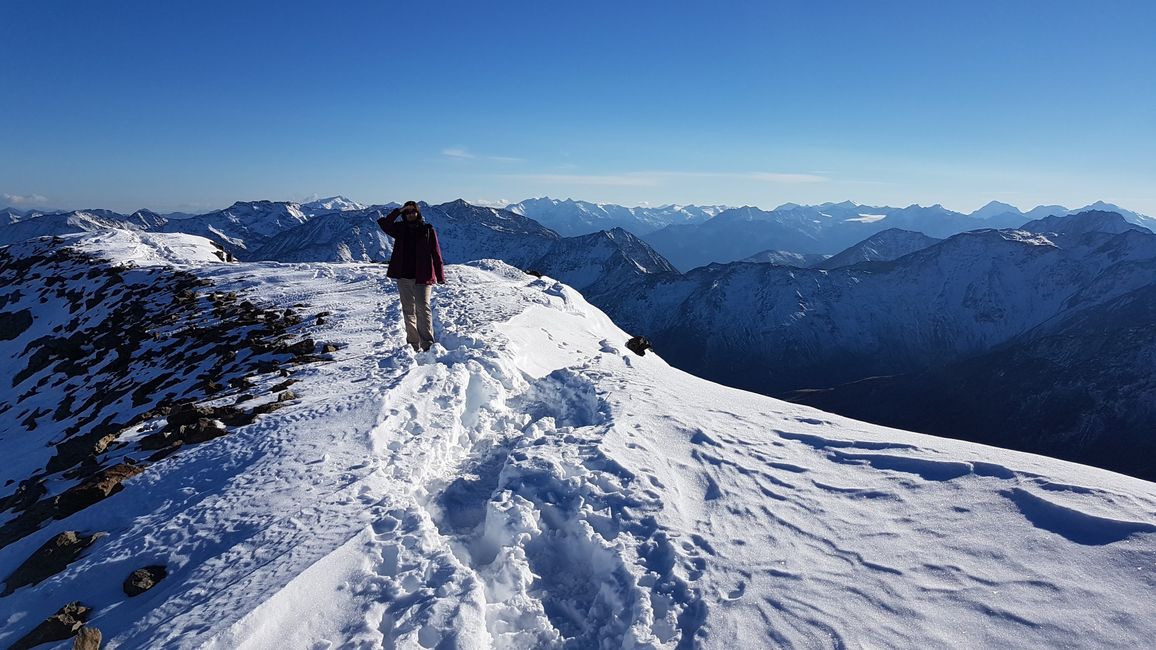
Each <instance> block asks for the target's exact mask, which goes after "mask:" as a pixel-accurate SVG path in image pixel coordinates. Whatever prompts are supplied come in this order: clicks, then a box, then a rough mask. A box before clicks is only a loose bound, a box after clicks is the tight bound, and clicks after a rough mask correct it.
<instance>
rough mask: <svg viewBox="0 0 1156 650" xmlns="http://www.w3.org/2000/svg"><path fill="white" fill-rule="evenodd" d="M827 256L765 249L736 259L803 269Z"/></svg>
mask: <svg viewBox="0 0 1156 650" xmlns="http://www.w3.org/2000/svg"><path fill="white" fill-rule="evenodd" d="M828 257H829V256H828V255H817V254H810V255H808V254H804V253H792V252H791V251H772V250H766V251H762V252H760V253H755V254H754V255H751V256H750V257H747V258H744V259H741V260H738V261H740V262H754V263H755V264H778V265H779V266H794V267H798V268H801V269H805V268H807V267H810V266H813V265H815V264H818V263H820V262H822V261H823V260H825V259H828Z"/></svg>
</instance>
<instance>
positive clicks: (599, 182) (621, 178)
mask: <svg viewBox="0 0 1156 650" xmlns="http://www.w3.org/2000/svg"><path fill="white" fill-rule="evenodd" d="M504 176H505V177H506V178H511V179H515V180H522V181H531V182H534V181H537V182H544V183H559V184H567V185H591V186H606V187H658V186H661V185H667V184H669V183H670V182H673V181H676V180H680V179H689V178H704V179H710V178H717V179H732V180H746V181H754V182H759V183H775V184H784V185H792V184H799V183H825V182H827V181H830V180H831V179H830V178H828V177H826V176H821V175H818V174H800V173H781V172H683V171H645V172H626V173H623V174H506V175H504Z"/></svg>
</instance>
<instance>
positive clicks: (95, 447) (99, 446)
mask: <svg viewBox="0 0 1156 650" xmlns="http://www.w3.org/2000/svg"><path fill="white" fill-rule="evenodd" d="M109 429H111V431H109ZM118 437H120V427H119V426H113V427H98V428H97V429H96V430H95V431H93V432H91V433H88V434H85V435H77V436H73V437H71V438H69V439H67V440H65V441H64V442H62V443H60V444H59V445H56V455H55V456H53V457H52V459H51V460H49V461H48V466H47V469H48V472H49V473H52V472H59V471H61V470H64V469H68V468H69V467H72V466H73V465H76V464H78V463H80V462H82V461H84V460H86V459H89V458H95V457H96V456H98V455H100V454H103V453H104V452H105V451H106V450H107V449H108V446H109V444H111V443H113V442H115V441H116V439H117V438H118Z"/></svg>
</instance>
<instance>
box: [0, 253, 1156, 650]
mask: <svg viewBox="0 0 1156 650" xmlns="http://www.w3.org/2000/svg"><path fill="white" fill-rule="evenodd" d="M114 252H115V251H114ZM110 254H111V253H110ZM122 254H123V253H122ZM134 254H139V253H134ZM197 272H198V273H199V274H201V275H203V276H205V277H208V278H210V279H212V280H213V281H214V282H215V283H216V284H217V288H218V289H221V290H226V291H240V292H253V294H255V295H258V296H260V297H261V298H262V299H264V300H268V301H272V302H273V303H275V304H278V305H282V306H289V305H294V304H302V303H303V304H307V305H308V306H309V307H310V308H311V309H315V310H327V311H332V312H333V316H332V317H331V319H330V321H329V323H327V324H326V325H325V326H322V327H320V328H318V330H317V331H316V332H315V335H316V337H317V338H319V339H323V340H328V341H335V342H338V343H340V344H341V346H342V347H341V349H340V350H339V351H338V352H337V353H335V354H334V355H333V359H332V360H330V361H326V362H321V363H317V364H314V365H311V366H308V367H306V368H304V369H303V370H300V371H298V372H297V373H296V374H295V375H294V376H295V377H296V378H298V379H301V383H300V384H298V385H297V386H295V387H294V391H295V392H296V393H297V394H298V396H299V400H298V401H297V402H296V403H294V404H293V405H292V406H290V407H288V408H286V409H284V410H282V411H279V412H276V413H273V414H270V415H268V416H264V417H263V418H262V419H259V420H258V421H257V422H255V423H254V424H252V425H249V426H247V427H243V428H241V429H240V430H239V431H238V432H237V433H234V434H231V435H229V436H226V437H223V438H219V439H217V440H214V441H212V442H211V443H206V444H203V445H199V446H196V447H195V448H192V449H188V450H185V451H184V452H182V453H181V454H180V455H177V456H174V457H173V458H171V459H169V460H166V461H164V462H161V463H158V464H156V465H155V466H153V468H152V469H150V471H149V472H146V473H145V474H142V475H141V476H139V477H136V478H134V479H133V480H131V481H129V482H128V483H127V484H126V486H127V487H126V490H125V491H124V492H123V493H121V494H119V495H117V496H115V497H113V498H110V499H108V500H106V501H104V502H101V503H99V504H97V505H96V506H93V507H92V508H89V509H87V510H85V511H83V512H81V513H78V514H76V515H73V516H72V517H70V518H69V519H66V520H64V521H61V522H53V523H52V524H50V525H49V526H47V527H46V528H44V529H43V530H41V531H39V532H38V533H37V534H35V535H32V536H30V537H29V538H27V539H24V540H22V541H20V542H18V543H15V544H12V545H11V546H9V547H8V548H5V549H3V550H0V568H3V569H4V570H5V571H9V570H11V567H12V566H14V565H15V564H17V563H19V562H20V561H21V560H22V559H23V558H24V557H26V556H27V555H28V553H30V552H31V551H32V550H34V549H35V548H36V547H37V546H39V545H40V544H42V543H43V542H44V540H45V539H47V538H49V537H50V536H51V535H54V534H56V533H57V532H60V531H61V530H66V529H77V528H85V527H89V528H98V527H99V528H100V529H101V530H107V531H110V535H109V536H108V537H107V538H105V540H102V542H101V543H99V544H98V545H96V546H94V547H93V550H92V551H91V552H90V553H89V554H88V555H86V556H85V557H84V558H82V560H80V561H78V562H77V563H75V564H73V565H72V566H71V567H69V569H68V570H67V571H65V572H64V573H61V574H59V575H57V576H55V577H53V578H51V579H49V580H47V581H45V582H43V583H41V584H39V585H36V586H35V587H29V588H24V589H22V590H19V591H17V592H16V593H15V594H14V595H12V596H10V597H7V598H4V599H0V622H2V623H3V627H4V631H0V643H5V642H10V641H11V640H13V639H15V638H17V637H18V636H19V635H20V634H22V633H23V631H25V630H26V628H27V627H30V626H31V625H32V624H34V622H35V621H39V620H42V619H43V618H44V617H45V616H47V615H49V614H51V613H52V612H53V611H55V609H56V608H57V607H58V601H63V600H75V599H81V600H84V601H85V602H86V604H89V605H92V606H94V608H95V612H96V614H95V616H94V618H93V619H92V620H91V621H90V624H91V625H93V626H96V627H99V628H100V629H101V630H102V631H103V632H104V635H105V640H106V644H107V647H109V648H146V647H206V646H207V647H212V648H383V647H384V648H413V647H425V648H454V647H458V648H489V647H497V648H553V647H574V648H595V647H597V648H619V647H643V648H645V647H654V648H676V647H678V648H689V647H719V648H721V647H728V648H735V647H739V648H763V647H797V648H824V647H832V648H841V647H852V648H854V647H945V648H946V647H1025V648H1026V647H1033V648H1034V647H1061V646H1062V647H1098V648H1102V647H1138V646H1142V645H1144V644H1146V643H1147V640H1150V639H1151V638H1156V605H1153V602H1152V599H1151V594H1152V593H1153V587H1154V586H1156V486H1153V485H1152V484H1150V483H1146V482H1143V481H1139V480H1135V479H1131V478H1128V477H1124V476H1120V475H1116V474H1112V473H1109V472H1105V471H1101V470H1096V469H1091V468H1086V467H1082V466H1078V465H1073V464H1070V463H1064V462H1060V461H1055V460H1051V459H1046V458H1042V457H1037V456H1031V455H1027V454H1020V453H1015V452H1009V451H1004V450H999V449H993V448H989V447H983V446H979V445H973V444H968V443H962V442H954V441H949V440H942V439H937V438H933V437H929V436H922V435H918V434H911V433H905V432H901V431H895V430H890V429H885V428H881V427H875V426H871V425H866V424H862V423H859V422H854V421H850V420H846V419H842V418H839V417H836V416H831V415H828V414H824V413H821V412H818V411H815V410H812V409H808V408H805V407H798V406H794V405H789V404H785V403H782V402H779V401H776V400H773V399H770V398H766V397H761V396H757V395H753V394H750V393H745V392H742V391H737V390H733V389H729V388H725V387H721V386H718V385H716V384H711V383H709V382H706V381H703V380H700V379H697V378H695V377H692V376H690V375H687V374H685V373H682V372H680V371H677V370H675V369H672V368H670V367H669V366H668V365H667V364H665V363H664V362H663V361H662V360H661V359H660V358H659V357H657V356H655V355H653V354H651V355H647V356H645V357H637V356H635V355H633V354H632V353H630V352H628V351H627V350H626V349H625V346H624V343H625V341H626V339H627V338H628V335H627V334H626V333H624V332H622V331H621V330H619V329H618V328H617V327H615V326H614V324H613V323H611V322H610V321H609V320H608V319H607V318H606V317H605V316H604V315H603V314H602V313H601V312H599V311H598V310H597V309H595V308H593V307H591V306H589V305H588V304H587V303H586V302H585V301H584V300H583V299H582V298H581V296H580V295H578V294H577V293H576V292H574V291H572V290H571V289H569V288H568V287H565V286H564V285H561V284H559V283H557V282H554V281H553V280H550V279H548V278H541V279H537V278H533V277H530V276H526V275H524V274H522V273H521V272H520V271H517V270H515V269H513V268H510V267H508V266H505V265H503V264H501V263H499V262H479V263H474V264H472V265H461V266H452V267H450V268H449V281H450V283H449V284H448V285H446V286H444V287H439V288H438V289H437V290H436V291H435V307H434V308H435V316H436V319H437V321H436V328H437V330H438V332H439V341H440V342H439V344H438V345H436V346H435V347H434V349H433V350H432V351H430V352H428V353H420V354H416V355H415V354H414V353H412V352H410V351H409V350H408V348H406V347H405V346H404V344H403V340H404V337H403V335H402V333H401V330H400V320H399V313H398V307H397V302H396V292H395V290H394V288H393V285H392V282H391V281H390V280H388V279H387V278H386V277H385V274H384V273H385V269H384V268H382V267H380V266H375V265H359V264H348V265H337V264H335V265H328V264H296V265H278V264H247V265H225V264H213V265H206V266H204V267H199V268H198V270H197ZM775 370H777V369H775ZM142 559H143V560H148V561H149V562H155V563H159V564H165V565H167V566H169V567H170V577H169V578H168V579H167V580H166V581H165V582H163V583H162V584H161V585H160V586H159V587H157V588H156V589H154V590H153V591H150V592H148V593H147V594H146V595H144V596H141V597H138V598H135V599H131V600H129V599H125V598H124V595H123V594H122V593H120V592H119V584H120V581H121V580H123V575H122V574H125V573H127V571H128V570H130V569H131V568H132V567H135V566H138V565H140V564H142V563H148V562H142ZM7 630H12V632H11V633H9V632H8V631H7Z"/></svg>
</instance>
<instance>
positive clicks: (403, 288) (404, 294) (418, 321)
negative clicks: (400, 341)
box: [397, 278, 434, 350]
mask: <svg viewBox="0 0 1156 650" xmlns="http://www.w3.org/2000/svg"><path fill="white" fill-rule="evenodd" d="M397 292H398V293H399V294H401V313H402V316H403V320H404V321H405V341H406V343H409V344H410V345H412V346H413V349H415V350H419V349H420V350H428V349H429V348H430V346H431V345H433V340H434V337H433V310H432V309H431V308H430V304H429V300H430V295H431V294H432V293H433V285H430V284H418V283H417V281H416V280H412V279H408V278H397Z"/></svg>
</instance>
